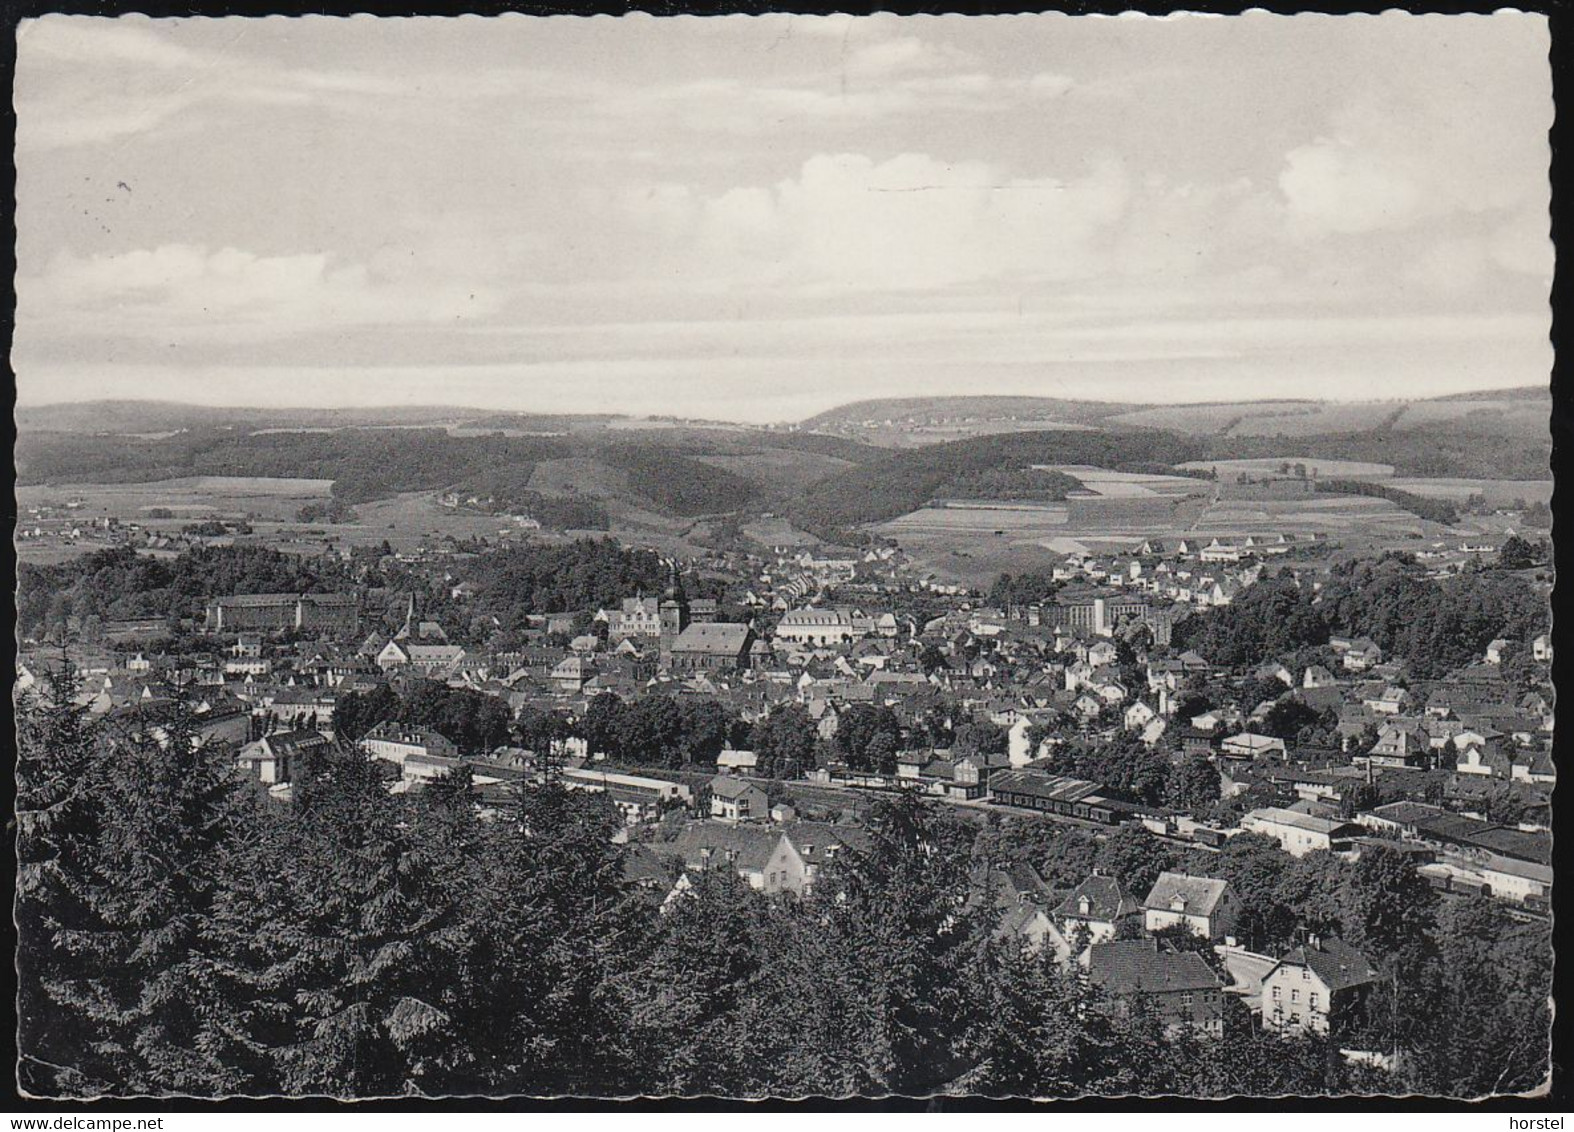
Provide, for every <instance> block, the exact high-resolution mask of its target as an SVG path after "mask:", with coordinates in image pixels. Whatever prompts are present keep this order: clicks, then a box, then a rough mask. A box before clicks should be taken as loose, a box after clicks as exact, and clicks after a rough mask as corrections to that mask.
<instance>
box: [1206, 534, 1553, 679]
mask: <svg viewBox="0 0 1574 1132" xmlns="http://www.w3.org/2000/svg"><path fill="white" fill-rule="evenodd" d="M1550 623H1551V614H1550V611H1549V610H1548V608H1547V602H1546V599H1545V598H1544V597H1543V596H1542V595H1541V594H1540V593H1539V592H1537V590H1536V589H1535V587H1534V586H1532V584H1531V583H1530V582H1528V581H1527V580H1526V579H1524V578H1522V577H1519V576H1517V575H1514V574H1510V573H1502V572H1497V571H1480V572H1474V573H1464V574H1460V575H1457V576H1455V577H1451V578H1445V579H1435V578H1429V577H1427V576H1426V573H1425V571H1424V570H1423V569H1422V568H1421V567H1420V566H1418V565H1417V564H1416V563H1415V562H1414V560H1411V559H1408V558H1406V557H1404V556H1400V555H1389V556H1386V557H1384V558H1382V559H1378V560H1375V561H1373V560H1368V559H1362V560H1359V561H1354V562H1347V563H1339V564H1337V565H1335V566H1334V567H1333V570H1332V572H1331V574H1330V577H1329V579H1328V581H1327V582H1326V583H1325V584H1324V585H1323V588H1322V590H1321V591H1320V592H1318V593H1316V594H1314V593H1313V592H1312V591H1311V589H1310V588H1309V587H1301V586H1298V585H1297V584H1296V582H1295V580H1294V579H1293V578H1292V577H1290V576H1289V574H1288V573H1287V572H1281V573H1280V574H1279V575H1278V576H1276V577H1266V578H1262V579H1260V580H1259V581H1258V582H1257V584H1256V585H1253V586H1250V587H1248V588H1247V589H1245V590H1244V591H1242V592H1241V594H1240V595H1239V596H1238V597H1237V598H1236V599H1235V601H1233V602H1232V603H1231V604H1229V605H1227V606H1223V607H1220V608H1217V609H1213V610H1210V611H1208V612H1207V613H1206V614H1204V615H1202V616H1200V617H1193V618H1190V619H1188V620H1187V621H1185V622H1182V623H1181V624H1179V625H1177V626H1176V636H1177V643H1178V644H1180V645H1182V646H1183V647H1190V648H1195V649H1196V650H1197V651H1198V652H1200V653H1201V654H1202V655H1203V656H1205V657H1207V658H1208V659H1209V660H1211V661H1213V662H1214V663H1216V664H1222V665H1226V666H1229V667H1235V668H1239V667H1244V666H1246V665H1250V664H1256V663H1259V662H1260V661H1261V660H1262V659H1263V658H1264V657H1275V656H1285V655H1288V654H1291V653H1293V652H1295V651H1296V650H1298V649H1302V648H1308V647H1317V646H1321V645H1325V644H1327V643H1328V639H1329V636H1330V635H1344V636H1365V637H1370V638H1371V639H1372V640H1373V641H1375V642H1376V643H1377V645H1378V647H1379V648H1381V649H1382V650H1383V652H1384V653H1385V654H1387V655H1389V656H1391V657H1397V658H1400V659H1402V660H1404V661H1406V662H1407V663H1408V664H1409V666H1410V672H1411V675H1413V676H1416V677H1418V678H1421V679H1430V678H1434V677H1438V676H1441V675H1443V674H1444V673H1446V672H1448V671H1450V670H1451V669H1455V668H1458V667H1460V666H1462V665H1466V664H1469V663H1471V662H1472V661H1476V660H1479V659H1480V658H1481V656H1482V654H1483V653H1484V652H1485V650H1486V647H1487V645H1488V644H1489V643H1491V642H1492V641H1493V640H1494V639H1496V638H1498V637H1504V638H1507V639H1509V640H1513V641H1520V642H1528V641H1530V640H1531V639H1532V638H1534V637H1535V636H1536V635H1537V634H1540V633H1544V632H1546V631H1547V630H1548V628H1549V627H1550Z"/></svg>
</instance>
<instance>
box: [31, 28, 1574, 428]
mask: <svg viewBox="0 0 1574 1132" xmlns="http://www.w3.org/2000/svg"><path fill="white" fill-rule="evenodd" d="M17 49H18V51H17V69H16V79H15V90H14V100H15V106H16V111H17V138H16V164H17V228H18V234H17V260H18V263H17V267H18V271H17V297H18V307H17V326H16V335H15V341H14V346H13V353H12V362H13V366H14V368H15V370H16V373H17V390H18V400H19V402H20V403H22V404H44V403H52V402H60V401H79V400H90V399H97V398H117V399H118V398H160V399H172V400H181V401H190V402H196V403H202V404H216V405H226V404H233V405H277V406H313V405H321V406H353V405H401V404H405V405H426V404H454V405H473V406H476V407H482V408H496V409H512V410H520V411H539V412H628V413H635V414H673V415H680V416H690V417H703V418H709V419H732V420H743V421H761V422H765V421H785V420H795V419H800V418H802V417H805V416H808V415H811V414H813V413H816V412H819V411H821V410H824V409H827V408H830V407H832V406H834V405H837V404H842V403H846V402H849V401H853V400H858V399H862V398H868V397H884V396H922V395H947V394H985V393H991V394H1029V395H1040V396H1049V397H1077V398H1089V399H1108V400H1119V401H1138V402H1160V403H1169V402H1184V401H1212V400H1236V399H1255V398H1266V397H1275V398H1278V397H1315V398H1331V399H1354V400H1368V399H1383V398H1396V397H1416V396H1429V395H1434V394H1448V393H1456V392H1462V391H1466V390H1475V389H1492V388H1507V387H1514V386H1524V385H1536V384H1545V383H1546V382H1547V381H1548V379H1549V376H1548V375H1549V371H1550V367H1551V347H1550V345H1549V342H1548V333H1549V330H1550V312H1549V308H1548V294H1549V289H1550V285H1551V275H1552V245H1551V242H1550V239H1549V237H1548V231H1549V219H1548V205H1549V187H1548V162H1549V150H1548V146H1547V138H1546V133H1547V129H1548V127H1549V126H1550V124H1551V120H1552V113H1553V110H1552V101H1551V80H1550V74H1549V69H1548V64H1547V52H1548V35H1547V30H1546V23H1545V20H1544V18H1543V17H1541V16H1539V15H1533V14H1532V15H1524V14H1517V13H1500V14H1496V15H1490V16H1486V15H1471V16H1412V15H1408V14H1404V13H1398V12H1391V13H1387V14H1384V15H1382V16H1315V15H1309V16H1293V17H1286V16H1272V15H1267V14H1255V15H1244V16H1235V17H1206V16H1179V17H1169V18H1156V17H1110V18H1106V17H1069V16H1061V15H1040V16H998V17H983V18H979V17H973V18H967V17H960V16H940V17H923V16H920V17H893V16H874V17H856V18H855V17H845V16H840V17H839V16H830V17H803V16H765V17H742V16H738V17H727V18H708V19H700V18H692V17H680V18H671V19H656V18H651V17H645V16H629V17H624V18H620V19H614V18H610V17H595V18H588V19H586V18H579V17H554V18H550V19H541V18H531V17H523V16H512V17H502V18H498V19H482V18H478V17H462V18H456V19H399V20H395V19H376V18H373V17H370V16H359V17H353V18H349V19H330V18H321V17H304V18H292V19H285V18H279V17H274V18H266V19H189V20H152V19H147V18H145V17H132V16H128V17H122V18H118V19H105V18H94V17H65V16H46V17H43V18H42V19H37V20H29V21H25V22H24V23H23V24H22V25H21V26H20V28H19V30H18V33H17Z"/></svg>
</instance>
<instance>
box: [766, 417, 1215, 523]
mask: <svg viewBox="0 0 1574 1132" xmlns="http://www.w3.org/2000/svg"><path fill="white" fill-rule="evenodd" d="M1203 449H1204V445H1203V443H1202V442H1201V441H1198V440H1195V439H1191V438H1188V437H1182V436H1177V435H1176V434H1174V433H1168V432H1160V431H1158V430H1156V429H1155V430H1144V431H1132V432H1121V433H1110V432H1098V431H1092V430H1088V431H1050V432H1019V433H1002V434H998V435H994V436H980V437H974V438H972V439H969V440H957V441H952V442H951V443H948V444H935V445H930V446H928V447H925V448H913V449H905V450H902V451H898V452H894V453H893V454H892V455H890V456H888V457H886V458H885V459H884V460H881V461H879V462H877V463H873V464H868V465H865V466H864V467H860V468H854V469H850V470H848V471H846V472H843V473H841V474H839V475H835V476H832V477H830V478H829V479H826V480H824V481H822V482H821V483H819V484H816V485H815V486H813V487H811V488H810V489H809V490H808V491H806V492H805V493H804V495H803V497H802V498H801V499H800V500H799V501H798V502H797V503H796V504H794V505H793V506H792V507H791V508H790V509H789V511H788V514H789V515H790V517H791V518H792V520H793V522H794V523H796V524H797V525H798V526H800V527H802V528H803V529H804V530H806V531H810V532H811V533H813V534H816V535H818V536H820V537H821V538H825V539H827V540H829V541H832V542H836V541H845V540H848V539H849V538H852V537H854V536H852V535H850V534H849V532H851V531H853V530H854V528H856V527H858V526H861V525H863V524H865V523H879V522H884V521H885V520H887V519H894V518H896V517H897V516H898V515H904V514H906V513H907V512H909V511H912V510H914V509H915V508H918V507H922V506H923V505H924V504H925V503H927V502H928V501H929V500H931V499H934V498H936V497H944V496H947V495H952V494H960V493H964V492H968V491H969V490H971V489H970V485H976V484H977V483H979V482H980V480H981V479H982V480H983V482H988V478H989V477H996V476H1007V477H1017V476H1019V475H1020V474H1021V473H1022V471H1023V470H1024V469H1026V468H1027V467H1028V466H1029V465H1032V464H1093V465H1096V466H1098V467H1101V468H1112V469H1116V470H1120V469H1124V468H1127V467H1137V466H1141V467H1149V466H1151V465H1153V464H1162V465H1165V466H1169V465H1173V464H1178V463H1182V462H1184V461H1187V460H1195V459H1198V458H1199V456H1198V455H1197V454H1198V453H1199V452H1201V451H1203Z"/></svg>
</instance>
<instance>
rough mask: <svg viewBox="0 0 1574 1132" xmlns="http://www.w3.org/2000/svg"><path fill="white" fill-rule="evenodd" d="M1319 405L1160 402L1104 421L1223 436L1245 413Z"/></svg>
mask: <svg viewBox="0 0 1574 1132" xmlns="http://www.w3.org/2000/svg"><path fill="white" fill-rule="evenodd" d="M1319 407H1320V406H1319V405H1318V404H1317V402H1315V401H1286V402H1280V403H1264V404H1255V405H1237V404H1216V405H1163V406H1159V407H1157V408H1148V409H1137V410H1135V411H1133V412H1129V413H1120V414H1119V415H1117V416H1113V417H1110V418H1109V420H1108V421H1107V422H1106V423H1108V424H1111V425H1131V426H1136V427H1139V428H1164V429H1170V430H1172V431H1174V432H1183V433H1187V434H1189V435H1191V436H1225V435H1228V434H1229V432H1230V431H1231V430H1232V429H1233V428H1234V427H1235V426H1236V424H1237V423H1239V422H1241V421H1242V420H1243V419H1245V418H1247V417H1256V416H1272V417H1275V418H1282V417H1284V416H1287V415H1290V414H1300V415H1308V416H1315V415H1316V413H1317V411H1318V409H1319Z"/></svg>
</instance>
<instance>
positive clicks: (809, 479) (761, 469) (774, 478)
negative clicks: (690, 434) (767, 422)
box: [695, 448, 853, 493]
mask: <svg viewBox="0 0 1574 1132" xmlns="http://www.w3.org/2000/svg"><path fill="white" fill-rule="evenodd" d="M695 459H696V460H698V461H699V462H700V463H702V464H709V465H710V466H711V467H713V468H721V469H723V470H724V471H728V472H733V473H734V474H736V475H740V476H742V477H743V478H745V479H749V480H757V481H759V482H762V483H765V484H768V485H770V488H771V490H772V491H773V492H775V493H780V492H783V491H787V492H791V491H796V490H798V489H800V488H803V487H807V486H808V485H809V484H811V483H814V482H816V481H817V480H823V479H825V478H826V477H827V476H831V475H835V474H836V473H837V472H841V471H846V470H847V469H848V468H851V467H853V462H852V461H851V460H843V459H841V458H840V457H838V456H822V455H820V454H819V453H818V452H794V451H789V450H787V449H784V448H767V449H764V450H762V451H759V452H750V453H748V454H746V455H737V456H696V457H695Z"/></svg>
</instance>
